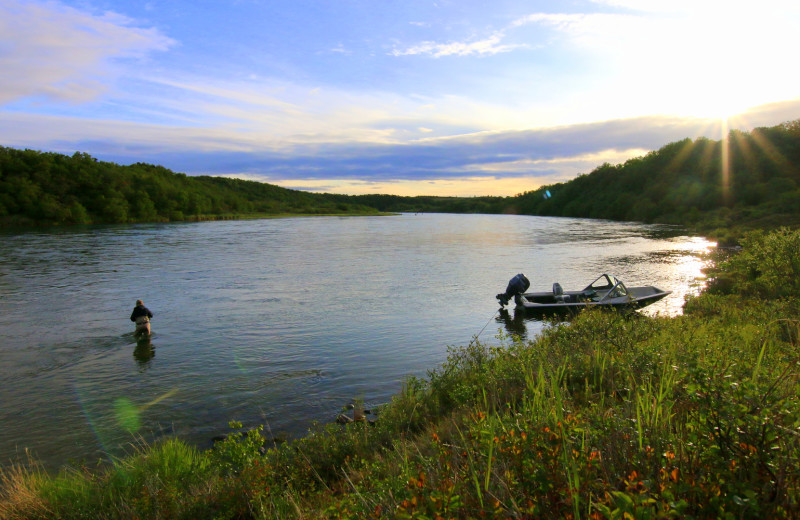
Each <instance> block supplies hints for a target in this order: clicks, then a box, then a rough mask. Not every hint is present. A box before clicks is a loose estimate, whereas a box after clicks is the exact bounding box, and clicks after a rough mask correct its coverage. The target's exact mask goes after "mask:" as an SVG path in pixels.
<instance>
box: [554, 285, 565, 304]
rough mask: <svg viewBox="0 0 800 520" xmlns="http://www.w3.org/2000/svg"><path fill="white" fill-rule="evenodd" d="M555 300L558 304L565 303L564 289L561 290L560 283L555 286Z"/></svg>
mask: <svg viewBox="0 0 800 520" xmlns="http://www.w3.org/2000/svg"><path fill="white" fill-rule="evenodd" d="M553 298H555V300H556V302H559V303H563V302H564V289H562V288H561V284H560V283H558V282H556V283H554V284H553Z"/></svg>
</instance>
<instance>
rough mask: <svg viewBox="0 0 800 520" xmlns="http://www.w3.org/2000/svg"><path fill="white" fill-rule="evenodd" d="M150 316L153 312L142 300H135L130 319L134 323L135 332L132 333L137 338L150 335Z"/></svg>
mask: <svg viewBox="0 0 800 520" xmlns="http://www.w3.org/2000/svg"><path fill="white" fill-rule="evenodd" d="M152 317H153V313H152V312H150V309H148V308H147V307H145V306H144V302H143V301H142V300H136V307H134V308H133V312H132V313H131V321H132V322H134V323H136V332H134V333H133V335H134V336H136V337H137V338H147V337H150V318H152Z"/></svg>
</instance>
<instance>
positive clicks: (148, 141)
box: [0, 0, 800, 196]
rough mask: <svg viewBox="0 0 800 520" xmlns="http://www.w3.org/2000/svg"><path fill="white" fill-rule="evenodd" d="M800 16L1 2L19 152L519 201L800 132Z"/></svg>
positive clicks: (417, 4)
mask: <svg viewBox="0 0 800 520" xmlns="http://www.w3.org/2000/svg"><path fill="white" fill-rule="evenodd" d="M799 29H800V4H798V3H797V2H795V1H791V2H789V1H774V0H761V1H759V2H739V1H732V0H727V1H717V0H672V1H663V2H662V1H645V0H595V1H582V0H575V1H563V2H555V1H535V0H533V1H521V0H518V1H509V0H494V1H492V2H485V1H472V0H459V1H455V0H453V1H451V0H437V1H421V0H404V1H402V2H399V1H394V0H384V1H375V0H373V1H367V0H337V1H319V0H318V1H313V2H312V1H308V0H292V1H284V0H269V1H267V0H264V1H261V0H234V1H229V2H210V1H207V0H193V1H184V0H170V1H166V0H164V1H160V0H153V1H149V2H122V1H118V0H80V1H38V0H24V1H23V0H0V71H2V74H1V75H0V145H3V146H11V147H15V148H31V149H36V150H45V151H56V152H63V153H69V154H71V153H72V152H75V151H81V152H86V153H89V154H91V155H93V156H95V157H97V158H99V159H101V160H108V161H114V162H118V163H122V164H130V163H133V162H149V163H154V164H161V165H163V166H166V167H167V168H170V169H172V170H175V171H178V172H184V173H188V174H190V175H192V174H210V175H226V176H235V177H240V178H247V179H254V180H262V181H265V182H270V183H273V184H278V185H281V186H285V187H290V188H298V189H308V190H316V191H329V192H336V193H396V194H401V195H416V194H430V195H461V196H469V195H514V194H516V193H520V192H523V191H526V190H531V189H535V188H537V187H538V186H540V185H542V184H549V183H553V182H559V181H564V180H569V179H571V178H573V177H575V176H576V175H578V174H580V173H588V172H589V171H591V170H592V169H593V168H594V167H596V166H597V165H599V164H602V163H603V162H611V163H619V162H623V161H625V160H626V159H628V158H630V157H635V156H639V155H642V154H644V153H647V152H648V151H650V150H653V149H657V148H659V147H661V146H662V145H664V144H666V143H668V142H671V141H675V140H679V139H682V138H684V137H691V138H695V137H699V136H706V137H709V138H712V139H719V138H720V136H721V133H720V132H721V129H722V128H724V127H725V125H727V126H728V127H730V128H740V129H744V130H749V129H751V128H753V127H756V126H771V125H775V124H778V123H781V122H784V121H788V120H793V119H798V118H800V68H798V67H797V66H796V61H797V58H796V52H797V48H798V43H797V42H798V40H797V34H798V30H799Z"/></svg>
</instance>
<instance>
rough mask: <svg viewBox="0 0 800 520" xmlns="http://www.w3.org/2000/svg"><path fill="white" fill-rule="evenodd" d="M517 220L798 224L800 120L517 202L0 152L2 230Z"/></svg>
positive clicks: (663, 154)
mask: <svg viewBox="0 0 800 520" xmlns="http://www.w3.org/2000/svg"><path fill="white" fill-rule="evenodd" d="M376 211H386V212H400V211H402V212H429V213H435V212H446V213H513V214H523V215H541V216H564V217H583V218H601V219H610V220H631V221H641V222H658V223H669V224H681V225H687V226H692V227H695V228H697V229H700V230H703V231H713V230H715V229H720V230H724V229H731V228H736V227H745V228H746V227H774V226H776V225H789V226H797V225H798V224H800V120H797V121H791V122H787V123H783V124H781V125H777V126H774V127H769V128H756V129H754V130H753V131H751V132H740V131H731V132H730V133H729V135H728V138H727V139H725V140H722V141H713V140H710V139H706V138H699V139H695V140H694V141H693V140H691V139H688V138H687V139H684V140H682V141H677V142H674V143H670V144H667V145H666V146H664V147H662V148H661V149H659V150H656V151H653V152H650V153H648V154H647V155H645V156H643V157H636V158H634V159H630V160H628V161H626V162H625V163H623V164H617V165H612V164H608V163H605V164H602V165H600V166H598V167H597V168H595V169H594V170H593V171H592V172H591V173H588V174H585V175H581V176H579V177H577V178H576V179H573V180H571V181H569V182H564V183H559V184H553V185H548V186H542V187H541V188H538V189H536V190H533V191H528V192H525V193H522V194H519V195H516V196H512V197H433V196H419V197H402V196H398V195H356V196H352V195H333V194H318V193H308V192H303V191H297V190H289V189H285V188H280V187H278V186H274V185H270V184H266V183H259V182H253V181H244V180H239V179H228V178H222V177H211V176H196V177H188V176H186V175H184V174H181V173H175V172H172V171H170V170H168V169H166V168H163V167H160V166H153V165H149V164H143V163H137V164H133V165H130V166H120V165H117V164H113V163H108V162H102V161H98V160H97V159H94V158H92V157H91V156H89V155H87V154H85V153H75V154H74V155H72V156H66V155H61V154H56V153H43V152H37V151H32V150H24V151H23V150H15V149H11V148H0V223H2V224H6V225H8V224H12V225H13V224H23V225H24V224H46V223H90V222H91V223H99V222H144V221H163V220H187V219H204V218H223V217H224V216H239V217H244V216H248V215H250V216H252V215H275V214H363V213H369V212H376Z"/></svg>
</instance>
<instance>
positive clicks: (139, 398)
mask: <svg viewBox="0 0 800 520" xmlns="http://www.w3.org/2000/svg"><path fill="white" fill-rule="evenodd" d="M0 236H2V241H0V334H1V337H2V342H1V343H0V424H2V428H0V464H3V465H6V464H8V463H10V462H12V461H18V460H23V461H24V460H25V459H26V457H27V453H30V454H32V455H33V457H34V458H35V459H36V460H38V461H40V462H42V463H43V464H44V466H45V467H47V468H49V469H53V468H58V467H60V466H62V465H64V464H68V463H73V464H74V463H86V464H90V465H91V464H94V463H96V462H99V461H107V460H109V458H111V457H115V456H120V455H122V454H124V453H126V452H129V451H130V450H131V446H132V444H136V443H137V442H141V441H142V440H143V441H144V442H152V441H153V440H156V439H158V438H159V437H162V436H165V435H176V436H178V437H180V438H183V439H185V440H187V441H188V442H190V443H192V444H194V445H197V446H199V447H201V448H202V447H207V446H208V445H209V444H210V440H211V438H212V437H214V436H216V435H219V434H223V433H226V432H227V431H229V430H228V426H227V424H228V422H229V421H230V420H239V421H241V422H243V423H244V424H245V426H254V425H257V424H265V425H266V431H267V435H268V436H276V437H292V436H297V435H302V434H303V433H304V432H305V431H306V430H307V429H308V428H309V427H310V425H311V424H312V422H314V421H318V422H330V421H333V420H334V418H335V417H336V415H337V414H338V413H339V411H340V410H341V408H342V406H344V405H346V404H348V403H350V402H352V401H353V400H355V399H359V400H363V401H364V402H365V403H366V405H367V407H370V406H373V405H377V404H380V403H384V402H387V401H388V400H390V399H391V396H392V395H393V394H396V393H397V392H398V391H399V390H400V389H401V387H402V383H403V380H404V378H406V377H407V376H409V375H415V376H420V377H424V376H425V375H426V373H427V370H429V369H431V368H435V367H436V366H438V365H439V364H440V363H441V362H442V361H444V360H445V359H446V356H447V347H448V346H459V345H466V344H468V343H469V342H470V341H471V340H472V339H473V338H474V337H475V336H476V335H477V336H478V339H479V340H481V341H485V342H489V343H491V342H497V341H498V340H497V339H496V336H497V334H498V332H499V331H505V332H508V331H511V332H514V333H522V334H525V335H527V336H529V337H530V336H533V335H535V334H536V333H537V332H538V331H539V330H541V327H542V326H543V324H542V323H541V322H538V321H535V320H513V319H505V320H504V319H503V318H502V317H501V316H499V315H498V313H497V310H498V306H497V302H496V300H495V298H494V296H495V294H497V293H500V292H503V291H504V290H505V287H506V284H507V283H508V280H509V279H510V278H511V277H513V276H514V275H515V274H517V273H520V272H522V273H525V274H526V275H527V276H528V278H529V279H530V280H531V289H530V290H547V289H549V288H550V287H551V286H552V284H553V282H559V283H561V285H562V286H563V287H564V288H565V289H568V288H569V289H572V288H582V287H583V286H585V285H586V284H588V283H589V282H591V281H592V280H593V279H594V278H595V277H596V276H597V275H599V274H601V273H603V272H609V273H611V274H614V275H616V276H617V277H619V278H620V279H621V280H623V281H624V282H625V283H627V284H628V285H650V284H653V285H656V286H659V287H661V288H664V289H668V290H672V291H673V293H672V294H671V295H670V296H669V297H667V298H666V299H664V300H662V301H661V302H658V303H656V304H654V305H652V306H651V307H648V308H647V309H644V310H643V311H641V312H643V313H647V314H651V315H652V314H656V313H660V314H666V315H676V314H679V313H680V312H681V306H682V304H683V301H684V297H685V296H686V295H687V294H691V293H693V292H696V291H697V290H698V288H699V287H701V286H702V279H701V269H702V267H703V266H704V265H705V260H704V259H703V258H702V256H701V255H702V253H705V252H706V251H707V250H708V249H709V248H710V247H711V246H713V244H712V243H710V242H708V241H706V240H705V239H703V238H700V237H692V236H687V235H685V234H682V233H681V232H680V231H679V230H677V229H675V228H672V227H666V226H650V225H640V224H635V223H619V222H609V221H593V220H581V219H568V218H544V217H529V216H513V215H447V214H421V215H414V214H404V215H398V216H391V217H315V218H286V219H266V220H243V221H220V222H200V223H170V224H142V225H126V226H85V227H66V228H54V229H46V230H36V231H27V232H17V233H14V232H9V231H5V232H2V233H0ZM139 298H141V299H143V300H144V303H145V305H146V306H147V307H148V308H149V309H150V310H151V311H152V312H153V313H154V315H155V317H154V318H153V320H152V328H153V336H152V339H151V342H150V343H149V344H147V343H145V344H142V345H138V346H137V342H136V341H135V339H134V337H133V334H132V333H133V324H132V323H131V322H130V321H129V316H130V313H131V310H132V308H133V306H134V303H135V301H136V300H137V299H139ZM511 313H512V315H513V310H512V311H511Z"/></svg>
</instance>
